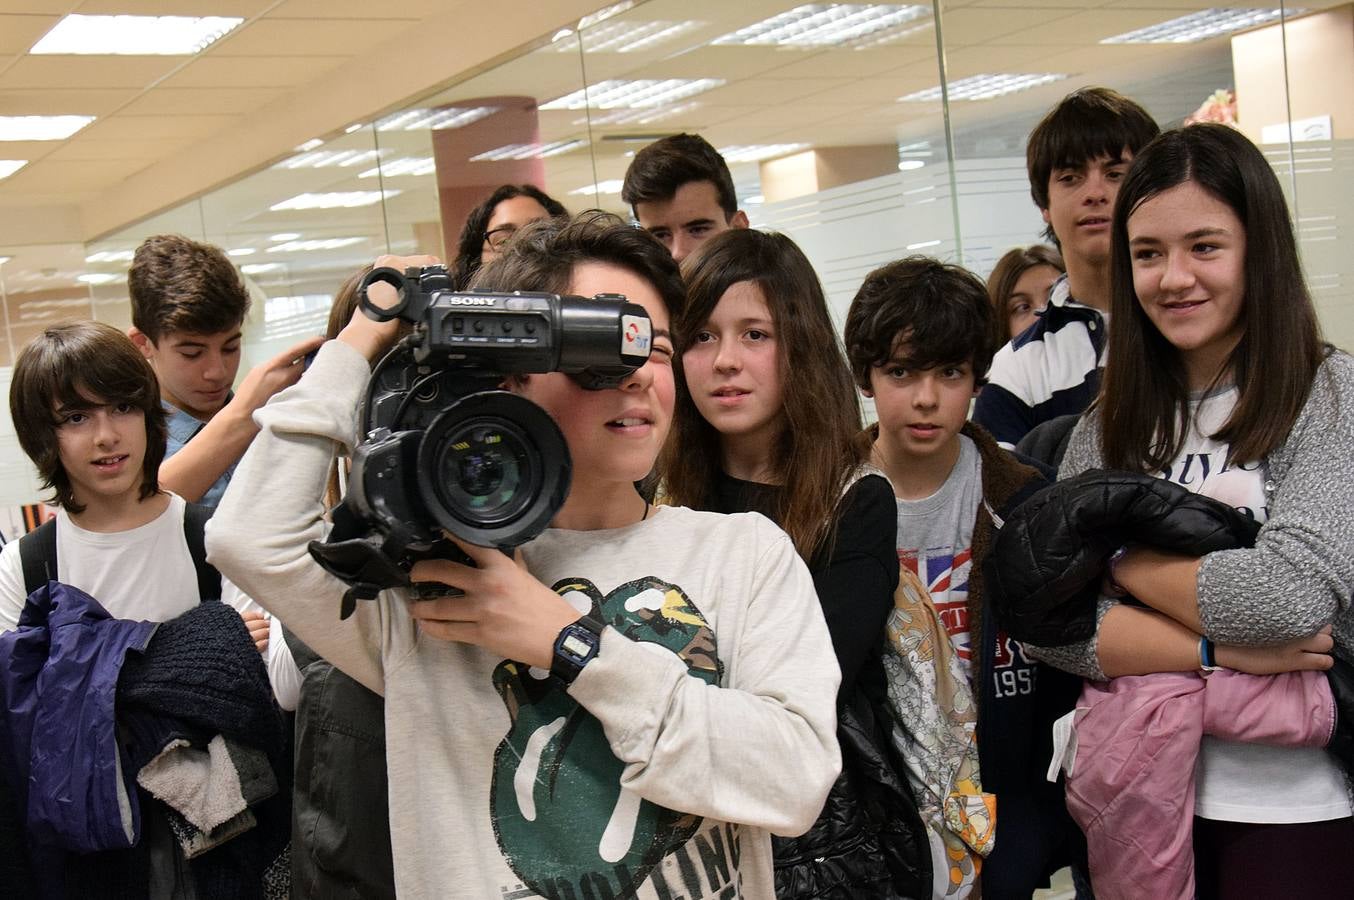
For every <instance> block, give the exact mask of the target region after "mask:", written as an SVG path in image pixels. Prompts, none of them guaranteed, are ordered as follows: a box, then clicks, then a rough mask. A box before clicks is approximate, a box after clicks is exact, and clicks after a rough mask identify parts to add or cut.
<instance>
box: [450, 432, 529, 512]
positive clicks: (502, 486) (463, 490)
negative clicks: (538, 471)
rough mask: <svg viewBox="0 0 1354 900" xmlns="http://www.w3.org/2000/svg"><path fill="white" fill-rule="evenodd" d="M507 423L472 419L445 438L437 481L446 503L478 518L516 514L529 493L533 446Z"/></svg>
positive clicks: (454, 508)
mask: <svg viewBox="0 0 1354 900" xmlns="http://www.w3.org/2000/svg"><path fill="white" fill-rule="evenodd" d="M505 424H506V423H501V422H498V423H493V422H491V423H481V422H470V423H467V424H465V425H462V426H461V427H460V428H458V429H457V430H456V431H454V432H453V433H451V434H450V435H448V436H447V438H446V443H445V445H444V446H445V449H444V451H443V453H442V460H441V466H440V470H441V471H440V472H439V474H438V478H437V481H438V483H440V484H441V485H442V487H443V490H444V491H445V492H446V497H447V501H448V506H449V507H450V508H451V509H453V510H460V511H462V512H464V513H466V514H467V517H470V518H474V519H476V520H478V521H479V522H482V523H484V522H491V521H492V522H497V521H502V520H503V519H506V518H510V517H512V516H513V515H514V514H516V513H517V512H518V511H519V510H520V508H521V506H522V501H523V500H524V499H529V498H528V497H527V493H528V492H527V491H526V490H524V488H526V487H527V484H526V483H525V482H526V476H527V474H528V473H529V472H530V469H531V452H530V450H529V449H528V446H527V444H526V443H525V442H524V441H523V440H522V437H521V436H520V435H518V434H516V433H515V431H516V429H513V428H511V427H505Z"/></svg>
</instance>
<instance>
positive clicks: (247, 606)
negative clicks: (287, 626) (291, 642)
mask: <svg viewBox="0 0 1354 900" xmlns="http://www.w3.org/2000/svg"><path fill="white" fill-rule="evenodd" d="M221 602H222V603H225V604H227V605H228V606H230V607H232V608H233V609H234V610H235V611H236V612H238V613H241V614H243V613H247V612H256V613H262V614H263V617H264V618H266V619H267V620H268V650H267V656H266V657H265V658H264V664H265V665H266V666H267V667H268V682H269V683H270V684H271V685H272V686H273V697H274V698H276V699H277V705H278V706H280V707H282V708H283V709H285V710H287V711H288V712H293V711H295V709H296V704H297V702H299V701H300V699H301V670H300V669H298V668H297V667H296V661H295V660H293V659H292V656H291V648H289V647H288V646H287V642H286V641H285V640H283V638H282V623H281V622H279V621H278V620H277V617H276V616H272V615H269V613H268V611H267V610H266V609H264V608H263V607H262V606H259V605H258V604H257V603H255V602H254V601H253V600H251V599H250V598H249V597H248V596H247V595H246V594H245V592H244V591H242V590H240V589H239V587H237V586H236V584H235V583H234V582H233V581H231V580H230V579H229V578H227V577H225V576H224V575H222V576H221Z"/></svg>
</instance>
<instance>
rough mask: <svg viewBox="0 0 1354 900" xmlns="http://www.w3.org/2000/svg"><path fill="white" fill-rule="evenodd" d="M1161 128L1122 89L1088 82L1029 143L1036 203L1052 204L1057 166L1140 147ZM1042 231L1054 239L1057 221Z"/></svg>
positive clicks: (1052, 112)
mask: <svg viewBox="0 0 1354 900" xmlns="http://www.w3.org/2000/svg"><path fill="white" fill-rule="evenodd" d="M1160 131H1161V128H1160V126H1158V125H1157V123H1156V120H1155V119H1153V118H1152V116H1151V114H1149V113H1148V112H1147V110H1145V109H1143V108H1142V107H1141V106H1139V105H1138V104H1137V103H1135V102H1133V101H1132V100H1130V99H1128V98H1127V97H1125V96H1124V95H1123V94H1121V93H1119V92H1118V91H1113V90H1110V89H1109V88H1104V87H1087V88H1082V89H1080V90H1077V91H1073V92H1072V93H1070V94H1068V95H1067V96H1066V97H1064V98H1062V100H1060V101H1059V102H1058V105H1057V106H1055V107H1053V108H1052V109H1051V110H1049V111H1048V113H1047V114H1046V115H1045V116H1044V118H1043V119H1041V120H1040V121H1039V124H1038V125H1036V126H1034V130H1033V131H1031V132H1030V139H1029V142H1028V143H1027V144H1026V145H1025V167H1026V169H1027V170H1028V171H1029V174H1030V196H1031V197H1033V198H1034V204H1035V206H1038V207H1039V208H1040V209H1048V179H1049V177H1050V176H1051V175H1052V174H1053V170H1054V169H1069V168H1072V167H1074V166H1080V165H1082V164H1084V163H1087V162H1090V161H1091V160H1093V159H1099V158H1100V157H1102V156H1108V157H1109V158H1110V159H1115V158H1117V157H1118V156H1119V155H1120V154H1122V153H1123V152H1124V150H1125V149H1127V150H1128V152H1129V153H1132V154H1135V155H1136V154H1137V152H1138V151H1139V150H1140V149H1142V148H1143V147H1145V146H1146V145H1147V143H1148V142H1149V141H1150V140H1152V138H1154V137H1156V136H1157V134H1159V133H1160ZM1044 236H1045V237H1046V238H1048V239H1049V240H1051V241H1056V240H1057V239H1058V238H1057V235H1055V234H1054V233H1053V226H1052V225H1049V226H1048V227H1047V228H1045V229H1044Z"/></svg>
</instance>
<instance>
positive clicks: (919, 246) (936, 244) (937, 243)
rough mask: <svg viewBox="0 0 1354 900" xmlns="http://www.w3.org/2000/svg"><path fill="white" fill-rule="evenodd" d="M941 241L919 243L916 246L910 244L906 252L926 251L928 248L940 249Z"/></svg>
mask: <svg viewBox="0 0 1354 900" xmlns="http://www.w3.org/2000/svg"><path fill="white" fill-rule="evenodd" d="M939 246H940V241H919V242H917V243H915V244H908V245H907V246H906V247H904V248H903V249H904V250H925V249H926V248H927V247H939Z"/></svg>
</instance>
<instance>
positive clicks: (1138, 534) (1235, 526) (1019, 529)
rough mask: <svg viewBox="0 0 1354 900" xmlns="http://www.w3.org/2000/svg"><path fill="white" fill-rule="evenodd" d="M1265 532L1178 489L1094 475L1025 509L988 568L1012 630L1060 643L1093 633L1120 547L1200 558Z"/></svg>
mask: <svg viewBox="0 0 1354 900" xmlns="http://www.w3.org/2000/svg"><path fill="white" fill-rule="evenodd" d="M1259 530H1260V526H1259V525H1258V524H1257V523H1256V522H1255V520H1254V519H1252V518H1250V517H1249V516H1247V515H1245V514H1243V513H1240V512H1238V511H1237V510H1235V509H1233V508H1232V507H1230V506H1228V505H1227V504H1225V503H1220V502H1219V501H1217V500H1214V499H1212V498H1211V497H1205V496H1203V495H1201V494H1194V493H1191V492H1190V491H1189V490H1187V489H1185V488H1183V487H1181V486H1180V485H1178V484H1172V483H1171V482H1169V481H1166V480H1164V479H1161V478H1153V477H1151V476H1149V475H1138V474H1134V473H1132V472H1115V471H1109V470H1105V469H1092V470H1090V471H1088V472H1083V473H1082V474H1080V475H1078V476H1076V477H1075V478H1069V479H1067V480H1066V481H1060V482H1058V483H1057V484H1054V485H1051V486H1049V487H1047V488H1045V489H1044V490H1042V491H1040V492H1039V493H1038V494H1036V495H1035V496H1034V497H1032V498H1030V499H1029V500H1028V501H1027V502H1025V503H1023V504H1021V505H1020V507H1018V508H1017V509H1016V511H1015V512H1014V513H1013V514H1012V515H1011V516H1009V517H1008V518H1007V520H1006V522H1005V524H1004V525H1003V526H1002V527H1001V529H1000V530H999V531H998V532H997V537H996V540H995V541H994V542H993V546H992V552H991V553H989V554H988V556H987V562H986V564H985V567H984V570H983V571H984V577H985V581H986V585H987V590H988V593H989V596H990V597H991V598H992V602H993V605H994V607H995V609H996V612H997V616H998V618H999V619H1000V621H1001V624H1002V627H1003V628H1005V629H1006V632H1007V633H1008V634H1009V635H1010V636H1011V637H1013V638H1015V639H1016V640H1018V641H1027V642H1029V643H1031V644H1035V645H1042V646H1045V647H1056V646H1060V645H1062V644H1071V643H1074V642H1076V641H1084V640H1086V639H1087V638H1089V637H1090V636H1091V635H1092V634H1093V633H1094V632H1095V611H1096V599H1097V597H1098V594H1099V592H1098V588H1099V586H1100V582H1101V579H1102V578H1103V576H1104V571H1105V564H1106V562H1107V561H1108V559H1109V557H1110V555H1111V554H1112V553H1114V551H1115V550H1116V549H1118V548H1119V547H1122V546H1124V545H1125V544H1146V545H1148V546H1152V547H1156V548H1157V549H1159V550H1167V551H1171V552H1175V553H1183V554H1185V555H1187V556H1203V555H1205V554H1207V553H1213V552H1214V551H1217V550H1231V549H1235V548H1237V547H1249V546H1251V545H1252V544H1254V543H1255V535H1256V533H1257V532H1258V531H1259Z"/></svg>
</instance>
